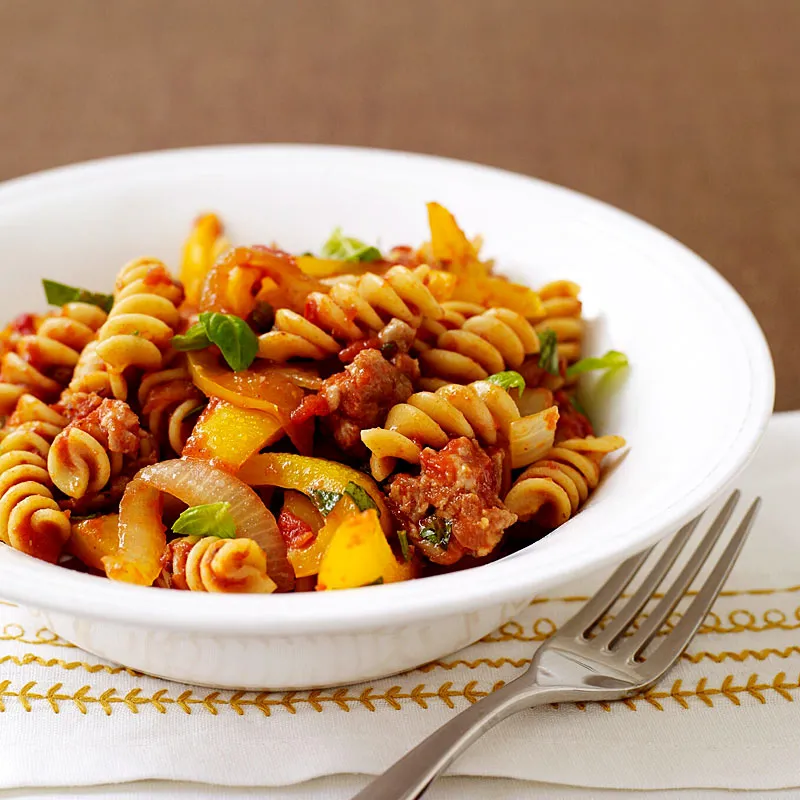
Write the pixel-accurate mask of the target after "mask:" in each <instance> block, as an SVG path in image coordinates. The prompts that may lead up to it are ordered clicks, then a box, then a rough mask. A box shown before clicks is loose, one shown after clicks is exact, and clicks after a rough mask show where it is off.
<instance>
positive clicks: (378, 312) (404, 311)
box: [258, 266, 443, 362]
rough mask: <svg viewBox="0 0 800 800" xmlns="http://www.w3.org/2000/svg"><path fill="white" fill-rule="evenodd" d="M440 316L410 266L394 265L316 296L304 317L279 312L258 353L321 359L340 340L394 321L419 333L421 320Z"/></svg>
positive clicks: (279, 358) (276, 358) (278, 358)
mask: <svg viewBox="0 0 800 800" xmlns="http://www.w3.org/2000/svg"><path fill="white" fill-rule="evenodd" d="M442 315H443V312H442V308H441V306H440V305H439V303H438V302H437V300H436V299H435V298H434V296H433V295H432V294H431V292H430V290H429V289H428V288H427V287H426V286H425V285H424V284H423V283H422V281H421V280H420V279H419V278H418V277H417V276H416V275H414V273H413V272H412V271H411V270H410V269H408V268H407V267H403V266H395V267H392V268H391V269H389V270H388V271H387V272H386V273H385V275H383V276H380V275H376V274H373V273H367V274H366V275H362V276H361V277H359V278H358V279H357V280H356V282H355V283H351V282H350V281H348V280H341V281H337V282H336V283H335V284H334V285H333V286H332V287H331V290H330V292H329V293H328V294H324V293H322V292H312V293H311V294H310V295H309V296H308V301H307V303H306V311H305V314H303V315H301V314H298V313H296V312H295V311H292V310H291V309H288V308H282V309H279V310H278V311H277V312H276V313H275V325H274V327H273V329H272V330H271V331H269V332H268V333H264V334H262V335H261V336H259V346H258V354H259V356H260V357H261V358H268V359H270V360H272V361H277V362H282V361H288V360H290V359H294V358H309V359H315V360H319V359H322V358H326V357H327V356H329V355H332V354H335V353H338V352H339V350H341V344H340V342H345V343H346V342H353V341H357V340H359V339H364V338H366V337H367V336H369V335H372V334H375V333H378V332H379V331H381V330H382V329H383V328H384V327H385V325H386V323H387V321H388V319H390V318H395V319H399V320H401V321H402V322H405V323H406V324H407V325H409V326H411V327H412V328H414V329H416V328H417V327H418V326H419V324H420V322H421V321H422V318H423V317H426V318H428V319H432V320H437V319H441V317H442Z"/></svg>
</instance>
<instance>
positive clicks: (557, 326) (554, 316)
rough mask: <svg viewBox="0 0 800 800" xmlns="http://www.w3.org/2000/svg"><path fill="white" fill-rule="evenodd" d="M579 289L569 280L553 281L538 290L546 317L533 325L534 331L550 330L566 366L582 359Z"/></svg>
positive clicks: (581, 321) (581, 322) (581, 320)
mask: <svg viewBox="0 0 800 800" xmlns="http://www.w3.org/2000/svg"><path fill="white" fill-rule="evenodd" d="M580 290H581V287H580V286H578V284H577V283H573V282H572V281H553V282H552V283H548V284H546V285H545V286H543V287H542V288H541V289H540V290H539V297H540V298H541V300H542V305H543V306H544V311H545V317H544V319H543V320H541V321H540V322H538V323H537V324H536V331H537V332H541V331H544V330H546V329H548V328H549V329H550V330H552V331H554V332H555V334H556V338H557V340H558V356H559V358H562V359H564V360H565V361H566V362H567V364H572V363H574V362H575V361H577V360H578V359H579V358H580V357H581V347H582V343H583V327H584V326H583V319H582V318H581V308H582V304H581V301H580V300H579V299H578V293H579V292H580Z"/></svg>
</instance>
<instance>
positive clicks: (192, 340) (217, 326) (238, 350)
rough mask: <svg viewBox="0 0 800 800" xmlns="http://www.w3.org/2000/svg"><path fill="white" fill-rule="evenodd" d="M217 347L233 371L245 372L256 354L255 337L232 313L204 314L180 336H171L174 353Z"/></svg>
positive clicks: (206, 312) (256, 342) (209, 312)
mask: <svg viewBox="0 0 800 800" xmlns="http://www.w3.org/2000/svg"><path fill="white" fill-rule="evenodd" d="M212 344H215V345H216V346H217V347H219V349H220V352H221V353H222V357H223V358H224V359H225V361H227V362H228V366H229V367H230V368H231V369H232V370H233V371H234V372H241V371H242V370H245V369H247V368H248V367H249V366H250V365H251V364H252V363H253V360H254V359H255V357H256V354H257V353H258V337H257V336H256V335H255V333H253V330H252V328H251V327H250V326H249V325H248V324H247V323H246V322H245V321H244V320H243V319H242V318H241V317H237V316H236V315H235V314H219V313H217V312H216V311H204V312H203V313H202V314H201V315H200V321H199V322H197V323H195V324H194V325H192V327H191V328H189V330H188V331H186V333H184V334H183V335H181V336H173V337H172V346H173V347H174V348H175V349H176V350H202V349H203V348H205V347H208V346H209V345H212Z"/></svg>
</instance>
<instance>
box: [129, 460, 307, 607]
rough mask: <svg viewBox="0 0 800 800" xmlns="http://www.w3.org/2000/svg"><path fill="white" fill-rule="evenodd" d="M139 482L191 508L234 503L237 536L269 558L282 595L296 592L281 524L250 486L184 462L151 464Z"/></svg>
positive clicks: (271, 573)
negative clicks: (259, 548) (247, 540)
mask: <svg viewBox="0 0 800 800" xmlns="http://www.w3.org/2000/svg"><path fill="white" fill-rule="evenodd" d="M136 480H137V481H143V482H144V483H146V484H147V485H148V486H152V487H153V488H155V489H158V490H159V491H161V492H167V493H168V494H171V495H173V496H174V497H177V498H178V499H179V500H182V501H183V502H184V503H186V505H188V506H199V505H203V504H204V503H218V502H220V501H225V502H228V503H230V506H231V507H230V513H231V516H232V517H233V519H234V522H235V523H236V532H237V535H238V536H242V537H247V538H249V539H253V540H254V541H255V542H257V543H258V544H259V545H260V546H261V548H262V549H263V550H264V552H265V553H266V554H267V572H268V573H269V576H270V578H272V580H274V581H275V583H276V584H277V586H278V591H280V592H290V591H291V590H292V588H293V587H294V570H293V569H292V566H291V564H290V563H289V560H288V559H287V557H286V544H285V542H284V540H283V537H282V536H281V534H280V531H279V530H278V524H277V523H276V522H275V517H273V516H272V514H271V513H270V511H269V509H267V507H266V506H265V505H264V504H263V503H262V502H261V500H260V498H259V497H258V495H257V494H256V493H255V492H254V491H253V490H252V489H251V488H250V487H249V486H248V485H247V484H245V483H242V481H240V480H239V479H238V478H235V477H234V476H233V475H229V474H228V473H226V472H222V470H218V469H215V468H214V467H212V466H211V465H210V464H208V463H206V462H204V461H196V460H195V459H181V458H176V459H172V460H171V461H162V462H160V463H158V464H151V465H150V466H149V467H145V468H144V469H143V470H141V471H140V472H139V473H138V474H137V476H136Z"/></svg>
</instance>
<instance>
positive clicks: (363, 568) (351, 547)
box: [317, 508, 411, 590]
mask: <svg viewBox="0 0 800 800" xmlns="http://www.w3.org/2000/svg"><path fill="white" fill-rule="evenodd" d="M330 524H331V523H330V522H328V523H326V526H325V527H328V526H329V525H330ZM406 567H407V570H406V574H407V575H408V577H411V569H410V566H409V565H406ZM403 574H404V573H403V570H402V569H401V565H399V564H398V563H397V560H396V559H395V557H394V553H392V548H391V547H389V543H388V542H387V541H386V536H384V533H383V530H382V528H381V525H380V521H379V520H378V515H377V512H376V511H375V509H372V508H371V509H368V510H367V511H362V512H360V513H358V514H355V515H351V516H349V517H347V519H345V520H344V521H343V522H342V523H341V524H340V525H338V526H337V527H336V530H335V532H334V534H333V536H332V537H331V539H330V544H328V547H327V549H326V550H325V555H324V556H323V557H322V562H321V563H320V568H319V578H318V582H317V589H318V590H326V589H355V588H356V587H359V586H368V585H369V584H371V583H377V582H388V581H392V580H395V581H396V580H407V579H408V577H403Z"/></svg>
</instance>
